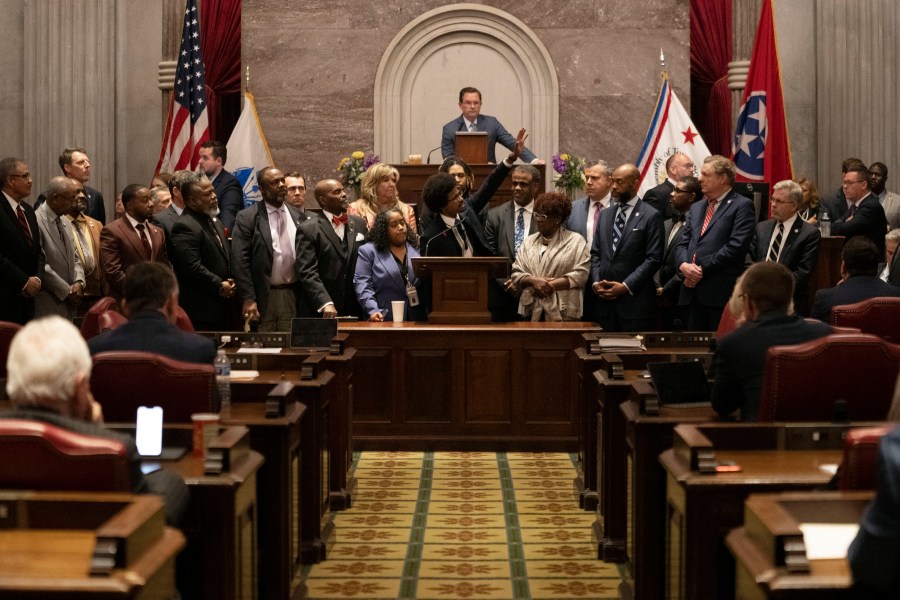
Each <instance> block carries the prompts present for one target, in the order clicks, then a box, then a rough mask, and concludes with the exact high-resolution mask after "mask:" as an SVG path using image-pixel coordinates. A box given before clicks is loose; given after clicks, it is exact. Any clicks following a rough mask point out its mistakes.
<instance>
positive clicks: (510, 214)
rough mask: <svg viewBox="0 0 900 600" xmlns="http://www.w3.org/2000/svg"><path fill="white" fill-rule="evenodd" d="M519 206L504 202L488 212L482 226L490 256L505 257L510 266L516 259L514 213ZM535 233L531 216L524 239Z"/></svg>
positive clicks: (534, 222)
mask: <svg viewBox="0 0 900 600" xmlns="http://www.w3.org/2000/svg"><path fill="white" fill-rule="evenodd" d="M518 209H519V205H517V204H516V203H515V202H512V201H510V202H506V203H505V204H501V205H500V206H495V207H494V208H492V209H491V210H490V211H489V212H488V218H487V222H486V223H485V224H484V239H485V242H486V243H487V248H488V250H489V251H490V253H491V255H492V256H505V257H506V258H508V259H509V262H510V264H512V261H513V260H515V258H516V251H515V248H516V211H517V210H518ZM532 233H537V220H535V218H534V215H533V214H532V216H531V225H530V226H529V227H528V231H526V232H525V237H528V236H529V235H531V234H532Z"/></svg>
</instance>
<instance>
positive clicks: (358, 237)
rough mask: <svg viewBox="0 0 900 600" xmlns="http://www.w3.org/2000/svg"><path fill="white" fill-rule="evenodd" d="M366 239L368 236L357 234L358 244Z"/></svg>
mask: <svg viewBox="0 0 900 600" xmlns="http://www.w3.org/2000/svg"><path fill="white" fill-rule="evenodd" d="M364 239H366V236H364V235H363V234H361V233H357V234H356V241H357V242H361V241H363V240H364Z"/></svg>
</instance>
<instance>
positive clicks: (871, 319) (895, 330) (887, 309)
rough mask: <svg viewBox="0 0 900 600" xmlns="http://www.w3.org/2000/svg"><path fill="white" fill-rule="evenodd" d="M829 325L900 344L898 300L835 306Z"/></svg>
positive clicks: (872, 299) (873, 300) (889, 299)
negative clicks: (872, 334)
mask: <svg viewBox="0 0 900 600" xmlns="http://www.w3.org/2000/svg"><path fill="white" fill-rule="evenodd" d="M831 323H832V324H833V325H841V326H844V327H856V328H858V329H860V330H862V331H863V332H864V333H874V334H875V335H877V336H879V337H882V338H884V339H885V340H887V341H889V342H892V343H895V344H898V343H900V298H869V299H868V300H863V301H861V302H857V303H856V304H845V305H843V306H835V307H834V308H833V309H832V310H831Z"/></svg>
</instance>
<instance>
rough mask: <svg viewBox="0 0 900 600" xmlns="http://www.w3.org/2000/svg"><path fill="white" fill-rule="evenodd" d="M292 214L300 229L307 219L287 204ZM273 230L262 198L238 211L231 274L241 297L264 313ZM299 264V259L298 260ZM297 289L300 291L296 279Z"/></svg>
mask: <svg viewBox="0 0 900 600" xmlns="http://www.w3.org/2000/svg"><path fill="white" fill-rule="evenodd" d="M285 206H286V207H287V211H288V214H289V215H290V217H291V220H292V221H293V222H294V227H296V228H297V230H298V231H299V229H300V224H301V223H303V222H305V221H306V218H305V216H301V215H300V213H299V212H298V211H297V209H296V208H294V207H293V206H291V205H290V204H287V203H285ZM272 258H273V257H272V230H271V229H270V227H269V212H268V210H267V208H266V203H265V202H263V201H259V202H257V203H256V204H254V205H253V206H248V207H247V208H245V209H243V210H242V211H240V212H239V213H238V214H237V218H236V219H235V221H234V230H233V231H232V232H231V273H232V274H233V275H234V281H235V283H237V296H238V298H239V299H240V300H241V301H242V302H243V301H246V300H253V301H255V302H256V306H257V308H258V309H259V314H260V315H263V316H264V315H265V314H266V308H267V307H268V304H269V285H271V283H272ZM295 263H296V260H295ZM294 292H295V294H296V292H297V285H296V280H295V285H294Z"/></svg>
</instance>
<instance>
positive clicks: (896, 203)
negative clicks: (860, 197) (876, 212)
mask: <svg viewBox="0 0 900 600" xmlns="http://www.w3.org/2000/svg"><path fill="white" fill-rule="evenodd" d="M882 208H884V216H885V218H886V219H887V222H888V225H890V227H891V229H897V228H898V227H900V195H898V194H895V193H894V192H888V193H887V195H886V196H885V197H884V204H882Z"/></svg>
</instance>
